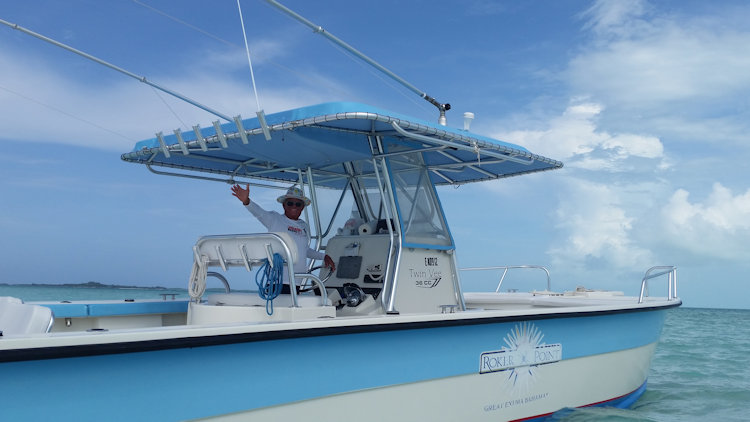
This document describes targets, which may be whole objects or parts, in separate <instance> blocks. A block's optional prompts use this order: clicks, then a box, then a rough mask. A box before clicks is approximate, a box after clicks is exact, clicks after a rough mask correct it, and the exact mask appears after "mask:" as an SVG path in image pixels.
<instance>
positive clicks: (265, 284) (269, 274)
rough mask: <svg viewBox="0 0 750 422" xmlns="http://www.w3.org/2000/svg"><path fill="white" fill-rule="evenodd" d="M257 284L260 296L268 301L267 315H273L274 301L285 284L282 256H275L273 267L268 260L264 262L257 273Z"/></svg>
mask: <svg viewBox="0 0 750 422" xmlns="http://www.w3.org/2000/svg"><path fill="white" fill-rule="evenodd" d="M259 277H260V279H258V278H259ZM255 284H257V285H258V296H260V298H261V299H263V300H265V301H266V313H267V314H268V315H273V300H274V299H276V297H277V296H279V294H280V293H281V286H282V285H283V284H284V259H283V258H281V255H279V254H277V253H275V254H273V267H272V266H271V265H269V263H268V260H267V259H264V260H263V265H261V267H260V269H259V270H258V272H257V273H255Z"/></svg>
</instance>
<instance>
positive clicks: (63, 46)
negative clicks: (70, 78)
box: [0, 19, 234, 122]
mask: <svg viewBox="0 0 750 422" xmlns="http://www.w3.org/2000/svg"><path fill="white" fill-rule="evenodd" d="M0 23H2V24H4V25H7V26H9V27H11V28H13V29H16V30H19V31H21V32H23V33H25V34H28V35H31V36H32V37H35V38H39V39H40V40H42V41H46V42H48V43H50V44H52V45H55V46H57V47H60V48H63V49H65V50H68V51H70V52H72V53H75V54H78V55H79V56H82V57H85V58H87V59H89V60H92V61H94V62H96V63H99V64H101V65H104V66H106V67H108V68H110V69H113V70H116V71H118V72H120V73H123V74H125V75H128V76H130V77H131V78H134V79H137V80H139V81H140V82H143V83H144V84H146V85H149V86H152V87H154V88H156V89H158V90H159V91H162V92H165V93H167V94H169V95H171V96H173V97H176V98H179V99H180V100H182V101H185V102H187V103H189V104H192V105H194V106H196V107H198V108H200V109H201V110H204V111H207V112H209V113H211V114H213V115H215V116H218V117H221V118H222V119H224V120H226V121H228V122H233V121H234V119H232V118H231V117H229V116H227V115H226V114H223V113H220V112H218V111H216V110H214V109H212V108H210V107H208V106H205V105H203V104H201V103H199V102H197V101H194V100H191V99H190V98H188V97H186V96H184V95H182V94H180V93H178V92H175V91H172V90H171V89H168V88H165V87H163V86H161V85H159V84H156V83H154V82H151V81H149V80H148V79H146V77H145V76H139V75H136V74H135V73H133V72H129V71H127V70H125V69H123V68H121V67H118V66H115V65H113V64H111V63H108V62H105V61H104V60H102V59H100V58H97V57H94V56H92V55H90V54H87V53H84V52H83V51H81V50H77V49H75V48H73V47H71V46H69V45H66V44H63V43H61V42H58V41H55V40H53V39H52V38H48V37H45V36H44V35H42V34H38V33H36V32H34V31H31V30H29V29H26V28H24V27H22V26H19V25H16V24H14V23H10V22H8V21H5V20H3V19H0Z"/></svg>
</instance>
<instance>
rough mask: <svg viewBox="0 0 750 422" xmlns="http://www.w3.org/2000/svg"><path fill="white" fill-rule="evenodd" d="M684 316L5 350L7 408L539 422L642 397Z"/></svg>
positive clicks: (394, 319)
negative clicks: (665, 337)
mask: <svg viewBox="0 0 750 422" xmlns="http://www.w3.org/2000/svg"><path fill="white" fill-rule="evenodd" d="M677 305H678V303H675V302H674V301H671V302H667V301H664V302H660V303H651V304H641V305H637V304H630V305H617V306H615V305H609V306H603V305H597V306H590V307H582V306H576V307H570V308H565V309H557V308H548V309H533V310H530V309H527V310H512V311H467V312H462V313H455V314H438V315H404V316H379V317H365V318H337V319H321V320H315V321H301V322H283V323H264V324H241V323H238V324H225V325H221V326H220V325H205V326H193V327H190V326H178V327H161V328H153V329H145V330H144V329H133V330H113V331H108V332H84V333H60V334H56V335H55V334H46V335H37V336H28V337H21V338H10V337H8V338H5V339H3V340H2V341H0V361H2V363H0V370H2V373H3V380H4V382H3V383H2V384H0V394H2V397H5V398H6V400H5V401H4V402H5V403H4V406H3V414H4V416H7V417H9V420H51V419H54V420H76V421H80V420H95V419H98V418H100V417H101V416H102V415H107V419H108V420H129V421H130V420H160V421H168V420H185V419H196V418H230V420H231V419H233V418H234V419H238V420H242V419H248V420H250V419H251V420H257V419H256V417H260V416H264V417H265V416H267V417H269V418H271V419H272V420H273V419H281V418H282V417H283V418H285V419H286V418H287V417H292V416H291V415H297V416H296V417H298V416H299V415H301V414H302V415H316V418H318V417H320V418H326V420H344V419H349V418H350V417H352V415H356V416H357V419H361V420H382V419H383V418H385V417H389V416H390V417H393V416H395V417H397V419H398V420H472V421H474V420H493V421H497V420H514V419H523V418H533V417H539V416H543V415H547V414H549V413H551V412H554V411H556V410H558V409H561V408H564V407H578V406H587V405H593V404H597V403H605V404H606V403H607V402H611V404H615V405H616V404H618V403H617V400H618V399H622V398H624V397H627V396H628V395H632V394H635V396H637V395H638V394H640V392H639V389H641V387H642V386H643V385H644V383H645V382H646V378H647V373H648V368H649V365H650V361H651V356H652V354H653V351H654V348H655V345H656V343H657V341H658V339H659V336H660V333H661V327H662V325H663V320H664V314H665V312H666V309H668V308H671V307H673V306H677ZM558 352H559V353H558ZM535 355H536V357H534V356H535ZM514 359H515V361H514ZM522 359H527V360H526V361H525V362H521V360H522ZM501 361H504V362H501ZM498 362H500V363H498ZM508 362H510V363H511V364H512V365H510V366H507V363H508ZM503 365H506V366H503ZM640 391H642V389H641V390H640ZM40 397H41V398H40ZM383 403H387V406H385V407H384V406H383V405H382V404H383Z"/></svg>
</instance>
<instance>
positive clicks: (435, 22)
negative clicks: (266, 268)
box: [0, 0, 750, 308]
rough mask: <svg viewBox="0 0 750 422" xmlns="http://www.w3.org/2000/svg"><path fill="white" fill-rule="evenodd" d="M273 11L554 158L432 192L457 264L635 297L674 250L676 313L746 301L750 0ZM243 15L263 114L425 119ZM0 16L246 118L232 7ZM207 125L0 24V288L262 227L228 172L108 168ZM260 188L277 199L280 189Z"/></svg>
mask: <svg viewBox="0 0 750 422" xmlns="http://www.w3.org/2000/svg"><path fill="white" fill-rule="evenodd" d="M282 3H284V4H285V5H286V6H288V7H290V8H291V9H293V10H295V11H297V12H298V13H299V14H301V15H302V16H305V17H306V18H307V19H309V20H310V21H312V22H314V23H316V24H317V25H320V26H322V27H323V28H325V30H326V31H328V32H330V33H332V34H334V35H335V36H337V37H338V38H340V39H342V40H344V41H346V42H347V43H349V44H351V45H352V46H354V47H355V48H357V49H359V50H360V51H362V52H363V53H364V54H366V55H368V56H369V57H371V58H373V59H375V60H376V61H378V62H379V63H381V64H382V65H384V66H385V67H387V68H389V69H390V70H392V71H393V72H395V73H396V74H398V75H399V76H401V77H402V78H404V79H406V80H407V81H409V82H410V83H412V84H413V85H415V86H416V87H418V88H419V89H420V90H423V91H425V92H426V93H428V94H429V95H431V96H433V97H435V98H436V99H437V100H438V101H440V102H444V103H445V102H447V103H450V104H451V105H452V110H450V111H449V112H448V115H447V116H448V125H450V126H456V127H462V125H463V121H462V120H463V119H462V115H463V113H464V112H467V111H468V112H473V113H474V114H475V120H474V121H473V123H472V131H473V132H476V133H479V134H482V135H486V136H490V137H494V138H496V139H501V140H503V141H508V142H512V143H516V144H519V145H522V146H524V147H526V148H528V149H529V150H531V151H532V152H534V153H537V154H540V155H544V156H547V157H550V158H553V159H556V160H560V161H562V162H564V163H565V167H564V168H563V169H561V170H556V171H553V172H543V173H540V174H534V175H528V176H523V177H516V178H510V179H505V180H498V181H492V182H487V183H475V184H469V185H464V186H461V187H458V188H453V187H447V188H441V189H440V190H439V194H440V196H441V200H442V204H443V207H444V209H445V212H446V214H447V216H448V219H449V226H450V229H451V231H452V233H453V236H454V239H455V241H456V246H457V257H458V261H459V265H460V266H461V267H474V266H491V265H522V264H533V265H544V266H546V267H548V268H549V269H550V273H551V280H552V288H553V289H554V290H558V291H561V290H570V289H574V288H576V287H577V286H585V287H587V288H597V289H609V290H618V291H623V292H625V293H626V294H631V295H632V294H637V293H638V291H639V289H640V284H641V279H642V277H643V275H644V273H645V271H646V270H647V269H648V268H650V267H652V266H656V265H674V266H677V268H678V283H679V288H678V294H679V296H680V297H681V298H682V300H683V302H684V304H685V305H686V306H691V307H717V308H749V307H750V301H748V299H747V297H748V293H750V287H748V282H749V280H748V278H749V277H748V274H750V271H749V270H750V177H748V173H747V172H748V170H747V164H746V163H747V162H748V159H750V142H748V141H749V139H748V136H750V135H748V133H750V19H749V18H750V3H748V2H746V1H739V0H738V1H733V0H719V1H716V2H704V1H699V0H664V1H646V0H622V1H583V0H575V1H574V0H560V1H535V0H529V1H524V2H515V1H513V2H512V1H489V0H464V1H461V2H456V1H446V0H429V1H428V0H415V1H408V2H406V1H397V0H381V1H378V2H370V1H368V2H365V1H359V0H346V1H344V0H321V1H318V2H309V1H303V0H285V1H282ZM241 6H242V12H243V17H244V23H245V30H246V33H247V40H248V44H249V48H250V53H251V57H252V63H253V70H254V76H255V81H256V85H257V92H258V97H257V100H258V102H259V103H260V105H261V107H262V108H263V109H264V110H265V111H266V113H267V114H268V113H273V112H277V111H282V110H286V109H289V108H294V107H301V106H305V105H311V104H317V103H322V102H328V101H356V102H362V103H366V104H370V105H373V106H377V107H380V108H384V109H387V110H392V111H394V112H398V113H402V114H407V115H411V116H414V117H417V118H421V119H427V120H432V121H436V120H437V113H436V111H435V109H434V107H433V106H431V105H429V104H428V103H426V102H424V101H423V100H422V99H421V98H419V97H418V96H416V95H414V94H413V93H412V92H410V91H408V90H406V89H404V88H403V87H400V86H398V85H397V84H395V83H394V82H393V81H391V80H388V79H387V78H385V77H384V76H382V75H381V74H379V73H377V72H376V71H375V70H373V69H372V68H370V67H368V66H366V65H363V64H362V63H361V62H359V61H357V60H355V59H353V58H352V57H351V56H350V55H347V54H346V53H344V52H343V51H342V50H341V49H340V48H338V47H336V46H334V45H333V44H331V43H330V42H328V41H326V40H325V39H324V38H323V37H321V36H320V35H316V34H314V33H313V32H312V31H311V30H310V29H309V28H307V27H305V26H303V25H301V24H300V23H298V22H297V21H295V20H293V19H291V18H289V17H288V16H286V15H284V14H282V13H281V12H279V11H278V10H276V9H275V8H272V7H270V6H269V5H267V4H266V3H265V2H263V1H260V0H242V1H241ZM0 19H3V20H5V21H8V22H11V23H14V24H17V25H20V26H22V27H25V28H27V29H30V30H32V31H35V32H38V33H41V34H43V35H45V36H47V37H50V38H53V39H55V40H58V41H60V42H63V43H66V44H68V45H70V46H72V47H74V48H77V49H79V50H82V51H84V52H86V53H89V54H91V55H94V56H96V57H99V58H100V59H102V60H105V61H107V62H110V63H112V64H114V65H116V66H119V67H121V68H124V69H126V70H128V71H130V72H132V73H134V74H136V75H139V76H145V77H146V78H148V80H150V81H153V82H156V83H158V84H160V85H163V86H165V87H167V88H169V89H172V90H174V91H177V92H180V93H181V94H183V95H185V96H187V97H189V98H192V99H194V100H196V101H198V102H200V103H202V104H205V105H207V106H208V107H210V108H213V109H216V110H219V111H221V112H222V113H225V114H228V115H231V116H234V115H237V114H241V115H242V116H243V117H252V116H253V115H254V113H255V111H256V110H257V102H256V96H255V95H254V92H253V88H252V84H251V79H250V71H249V66H248V63H247V56H246V52H245V48H244V41H243V34H242V26H241V25H240V19H239V13H238V10H237V2H236V1H235V0H217V1H212V2H207V1H197V0H193V1H179V2H178V1H166V0H142V1H135V0H108V1H99V0H70V1H66V2H58V1H54V0H4V1H2V2H0ZM214 120H216V117H215V116H213V115H211V114H208V113H206V112H205V111H202V110H200V109H198V108H196V107H194V106H191V105H189V104H186V103H184V102H182V101H179V100H177V99H174V98H172V97H170V96H168V95H166V94H164V93H160V92H158V91H157V90H155V89H153V88H151V87H149V86H147V85H145V84H143V83H140V82H139V81H137V80H135V79H133V78H130V77H128V76H125V75H123V74H121V73H118V72H116V71H113V70H111V69H108V68H106V67H104V66H101V65H99V64H96V63H93V62H91V61H89V60H86V59H84V58H82V57H80V56H77V55H75V54H72V53H70V52H67V51H64V50H62V49H60V48H59V47H55V46H52V45H50V44H48V43H45V42H43V41H41V40H38V39H36V38H33V37H31V36H29V35H26V34H24V33H21V32H20V31H16V30H13V29H12V28H9V27H7V26H4V25H0V254H1V255H2V259H0V283H80V282H88V281H98V282H102V283H109V284H124V285H142V286H153V285H159V286H168V287H186V286H187V281H188V278H189V275H190V266H191V263H192V252H191V247H192V245H193V244H194V243H195V241H196V239H197V238H198V237H199V236H202V235H206V234H223V233H248V232H258V231H263V229H262V226H260V224H259V223H257V222H256V221H254V220H253V219H252V218H251V216H250V215H249V213H247V211H246V210H245V209H243V207H241V206H240V205H239V202H238V201H237V200H236V199H235V198H234V197H232V196H231V193H230V190H229V186H228V185H226V184H220V183H212V182H203V181H193V180H184V179H181V178H172V177H166V176H157V175H154V174H151V173H150V172H149V171H148V170H147V169H146V168H144V167H142V166H140V165H136V164H130V163H125V162H123V161H121V160H120V155H121V154H122V153H125V152H128V151H130V150H131V149H132V148H133V146H134V144H135V143H136V142H137V141H140V140H143V139H147V138H153V137H154V134H155V133H156V132H160V131H162V132H164V133H171V132H172V131H173V130H174V129H177V128H181V129H182V130H190V128H191V127H192V126H193V125H195V124H200V125H201V127H206V126H209V125H210V124H211V122H212V121H214ZM252 194H253V195H255V198H256V199H257V200H258V201H259V202H260V203H261V204H262V205H266V206H267V207H268V208H272V207H273V206H275V205H276V203H275V201H274V198H275V196H276V195H278V192H275V191H264V190H258V191H257V192H256V191H253V192H252ZM495 282H496V277H495V275H492V274H487V278H486V279H484V280H483V281H475V280H469V279H468V278H467V279H466V280H465V281H464V284H465V286H464V287H465V288H466V289H467V290H478V289H480V288H484V287H486V285H487V284H488V283H489V284H491V285H493V286H494V283H495ZM508 282H509V283H511V284H510V286H513V287H517V288H519V289H522V290H529V289H534V288H535V289H542V288H543V287H544V282H543V281H542V280H541V278H539V279H531V280H523V281H518V282H517V283H518V285H513V284H512V283H514V282H516V281H510V280H509V281H508ZM666 286H667V283H666V280H665V279H658V280H654V281H652V282H651V284H650V293H651V294H652V295H657V296H665V295H666Z"/></svg>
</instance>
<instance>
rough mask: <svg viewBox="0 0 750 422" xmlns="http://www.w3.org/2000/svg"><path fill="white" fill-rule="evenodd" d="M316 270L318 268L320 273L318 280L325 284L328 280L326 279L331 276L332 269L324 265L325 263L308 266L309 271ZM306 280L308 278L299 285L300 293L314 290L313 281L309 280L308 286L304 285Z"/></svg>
mask: <svg viewBox="0 0 750 422" xmlns="http://www.w3.org/2000/svg"><path fill="white" fill-rule="evenodd" d="M317 270H320V275H321V276H322V277H318V278H319V279H320V282H321V283H323V286H325V284H326V281H328V279H329V278H331V276H332V275H333V271H331V268H330V267H326V266H325V265H318V266H315V267H312V268H310V272H311V273H312V272H314V271H317ZM308 282H309V280H306V281H305V284H303V285H302V287H300V289H299V292H300V293H304V292H309V291H311V290H314V289H315V288H316V287H317V285H316V284H315V283H313V282H310V284H311V285H310V287H305V286H306V285H307V283H308Z"/></svg>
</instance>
